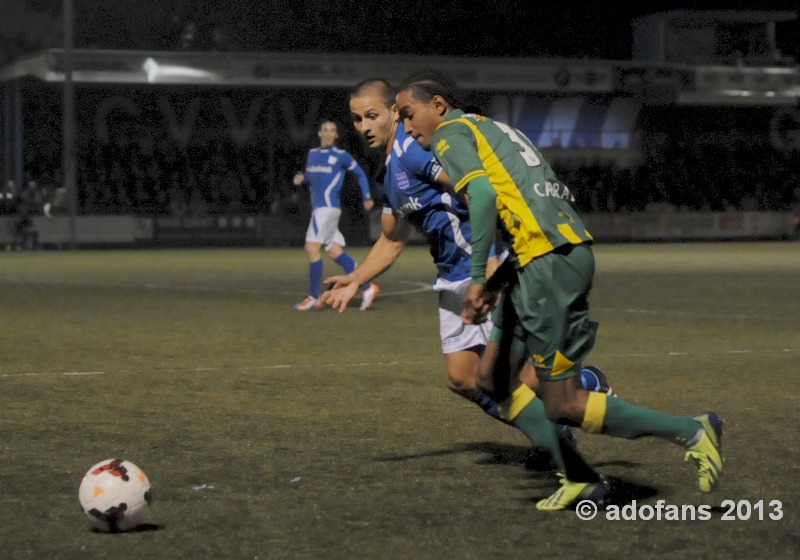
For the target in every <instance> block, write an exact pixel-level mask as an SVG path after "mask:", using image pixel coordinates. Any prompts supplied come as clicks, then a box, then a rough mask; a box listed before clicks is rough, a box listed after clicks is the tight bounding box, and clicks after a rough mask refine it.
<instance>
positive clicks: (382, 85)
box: [350, 78, 397, 107]
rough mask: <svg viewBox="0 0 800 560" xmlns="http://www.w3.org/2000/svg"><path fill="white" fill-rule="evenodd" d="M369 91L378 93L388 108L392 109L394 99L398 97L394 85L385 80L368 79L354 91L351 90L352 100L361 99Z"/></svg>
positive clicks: (356, 86)
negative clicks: (354, 98)
mask: <svg viewBox="0 0 800 560" xmlns="http://www.w3.org/2000/svg"><path fill="white" fill-rule="evenodd" d="M368 91H377V92H378V93H379V94H380V96H381V97H383V99H384V100H385V101H386V106H387V107H391V106H392V105H393V104H394V98H395V96H396V95H397V93H396V92H395V91H394V88H393V87H392V84H390V83H389V82H387V81H386V80H384V79H383V78H368V79H366V80H362V81H360V82H358V83H357V84H356V85H355V86H353V89H351V90H350V98H351V99H352V98H353V97H359V96H361V95H364V94H366V93H367V92H368Z"/></svg>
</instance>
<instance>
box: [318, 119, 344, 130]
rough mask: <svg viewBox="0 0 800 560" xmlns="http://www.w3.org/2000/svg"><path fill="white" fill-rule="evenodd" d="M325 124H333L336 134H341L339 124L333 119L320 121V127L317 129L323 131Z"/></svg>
mask: <svg viewBox="0 0 800 560" xmlns="http://www.w3.org/2000/svg"><path fill="white" fill-rule="evenodd" d="M325 123H333V125H334V126H335V127H336V132H337V133H338V132H339V123H338V122H336V121H335V120H334V119H333V118H324V119H322V120H321V121H319V126H318V127H317V130H322V125H323V124H325Z"/></svg>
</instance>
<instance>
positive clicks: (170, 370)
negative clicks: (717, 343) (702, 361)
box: [0, 348, 800, 379]
mask: <svg viewBox="0 0 800 560" xmlns="http://www.w3.org/2000/svg"><path fill="white" fill-rule="evenodd" d="M792 352H800V348H779V349H767V350H715V351H702V352H692V351H687V352H683V351H672V352H659V353H644V352H643V353H634V354H622V355H621V354H610V356H620V357H626V358H654V357H656V358H658V357H662V358H663V357H676V356H701V355H709V354H718V355H722V354H724V355H733V354H765V353H769V354H775V353H792ZM440 363H441V361H440V360H434V359H432V360H416V361H402V362H401V361H390V362H349V363H330V362H329V363H323V364H273V365H268V366H267V365H265V366H225V367H186V368H168V369H148V370H146V371H158V372H159V373H219V372H226V371H240V372H248V371H252V372H259V371H271V370H291V369H309V368H317V369H322V368H351V367H387V366H390V367H391V366H420V365H429V364H440ZM142 371H145V370H143V369H121V370H111V371H47V372H28V373H4V374H0V379H6V378H12V377H43V376H48V375H51V376H58V375H61V376H65V377H79V376H86V375H106V374H114V373H139V372H142Z"/></svg>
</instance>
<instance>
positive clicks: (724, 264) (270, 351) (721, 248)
mask: <svg viewBox="0 0 800 560" xmlns="http://www.w3.org/2000/svg"><path fill="white" fill-rule="evenodd" d="M365 251H366V249H354V251H353V252H354V254H355V255H356V256H358V257H363V255H364V253H365ZM596 257H597V275H596V282H595V287H594V291H593V298H592V306H593V314H594V316H595V319H597V320H599V321H600V324H601V329H600V335H599V338H598V342H597V346H596V349H595V350H594V352H593V354H592V357H591V358H592V359H591V361H592V362H593V363H597V364H599V365H602V366H603V367H604V368H605V369H606V371H607V373H608V375H609V377H610V379H611V382H612V385H613V387H614V388H615V389H616V391H617V392H618V393H619V394H620V395H621V396H623V397H624V398H625V399H626V400H629V401H631V402H634V403H637V404H641V405H644V406H649V407H652V408H657V409H660V410H664V411H669V412H674V413H677V414H691V415H695V414H699V413H702V412H703V411H705V410H708V409H714V410H716V411H718V412H719V413H720V414H721V415H722V416H723V417H724V418H725V419H726V422H727V423H726V436H725V440H724V446H725V447H724V450H725V454H726V460H727V463H726V467H727V470H726V473H725V476H724V478H723V481H722V484H721V487H720V489H719V490H718V491H717V492H716V493H714V494H711V495H704V494H701V493H700V492H699V491H698V490H697V487H696V476H695V473H694V467H693V465H692V464H691V463H686V462H684V461H683V454H682V450H681V449H679V448H678V447H675V446H672V445H670V444H668V443H665V442H662V441H658V440H654V439H649V438H648V439H642V440H638V441H627V440H617V439H612V438H608V437H604V436H589V435H583V434H580V435H579V441H580V447H581V449H582V450H583V451H584V452H585V453H586V455H587V457H588V458H589V460H590V461H591V462H592V464H594V465H595V466H596V467H597V468H598V469H599V470H600V471H601V472H603V473H605V474H606V475H607V476H608V477H609V479H610V480H611V482H612V485H613V488H614V490H615V494H616V500H617V502H616V503H617V504H618V505H624V504H627V503H630V502H631V501H632V500H636V502H637V505H639V506H641V505H650V506H653V507H654V506H656V504H657V502H658V500H664V501H665V502H666V503H667V504H675V505H683V504H692V505H695V506H700V505H709V506H713V507H714V509H713V510H712V518H711V519H710V520H707V521H699V520H697V521H694V522H692V521H665V520H662V521H657V520H650V521H644V520H636V521H610V520H608V519H606V518H605V517H604V513H603V512H601V513H600V515H599V516H598V517H597V518H595V519H594V520H592V521H581V520H579V519H578V518H577V517H576V514H575V512H573V511H565V512H557V513H541V512H537V511H536V510H535V508H534V502H535V500H537V499H539V498H542V497H544V496H546V495H548V494H550V493H551V492H552V491H553V490H554V489H555V487H556V486H555V485H556V482H555V481H554V479H553V478H552V475H551V474H549V473H542V472H537V471H535V470H532V469H529V468H526V467H525V458H526V457H527V451H528V443H527V441H526V440H525V438H524V437H523V436H522V434H520V433H519V432H516V431H514V430H513V429H512V428H509V427H507V426H504V425H502V424H500V423H498V422H495V421H493V420H491V419H489V418H488V417H486V416H484V415H483V414H482V413H481V412H480V411H479V410H478V409H477V407H475V406H474V405H472V404H470V403H467V402H466V401H463V400H461V399H459V398H458V397H456V396H453V395H451V394H450V393H449V391H448V390H447V389H446V388H445V385H444V367H443V360H442V357H441V350H440V344H439V340H438V327H437V324H438V317H437V313H436V296H435V294H434V293H433V292H431V291H430V290H428V289H427V286H429V285H430V284H431V282H432V279H433V276H434V270H433V265H432V264H431V263H430V259H429V257H428V255H427V252H426V250H425V249H424V248H420V247H414V248H410V249H409V250H408V251H407V253H406V254H405V255H403V257H401V259H400V261H399V262H398V264H397V265H396V267H395V268H394V269H393V270H391V271H390V272H389V273H388V274H386V275H385V276H384V277H383V278H382V279H381V281H380V284H381V287H382V289H383V291H382V295H381V297H380V298H379V300H378V301H377V303H376V305H375V307H374V309H373V310H371V311H369V312H367V313H360V312H358V310H357V308H356V309H349V310H348V311H347V312H346V313H344V314H338V313H336V312H334V311H331V310H325V311H319V312H310V313H298V312H295V311H294V310H293V309H292V304H293V303H295V302H296V301H299V300H300V299H302V297H303V295H304V292H305V285H306V277H305V275H306V268H307V267H306V262H305V257H304V254H303V252H302V250H301V249H281V250H276V249H246V250H238V249H237V250H224V249H218V250H186V251H183V250H160V251H149V250H148V251H145V250H140V251H105V252H100V251H98V252H93V251H85V252H84V251H81V252H74V253H71V252H17V253H2V254H0V314H1V316H2V335H1V336H0V351H2V360H0V443H2V454H0V557H2V558H11V559H17V558H36V559H40V558H52V559H72V558H75V559H78V558H80V559H84V558H124V559H126V560H127V559H139V558H146V559H148V560H152V559H157V558H158V559H160V558H167V559H188V558H191V559H198V558H203V559H205V558H208V559H227V558H236V559H267V558H268V559H272V558H292V559H294V558H311V559H313V558H324V559H336V558H347V559H352V558H381V559H395V558H396V559H428V558H430V559H438V558H455V559H468V558H481V559H485V558H514V559H516V558H524V559H527V558H550V559H557V558H624V557H629V558H654V557H664V558H667V557H669V558H682V559H686V558H770V559H780V558H798V557H800V523H798V521H799V520H800V518H799V517H798V515H799V514H800V507H798V498H799V497H800V468H798V462H799V461H800V443H798V437H797V429H796V422H797V417H798V411H800V406H799V405H800V403H799V402H798V389H797V387H798V384H800V375H799V372H800V367H799V366H798V364H799V363H800V244H797V243H791V242H776V243H736V244H733V243H728V244H726V243H719V244H646V245H599V246H597V247H596ZM325 266H326V268H325V271H326V273H333V272H334V265H332V264H331V263H330V261H326V265H325ZM111 457H122V458H126V459H129V460H131V461H133V462H134V463H136V464H138V465H139V466H140V467H142V468H143V469H144V470H145V472H147V474H148V475H149V477H150V479H151V481H152V483H153V492H154V502H153V506H152V508H151V517H150V522H151V524H149V525H147V526H145V527H144V528H143V529H142V530H138V531H134V532H131V533H124V534H118V535H109V534H101V533H95V532H93V531H91V530H90V529H89V524H88V521H87V520H86V519H85V518H84V516H83V513H82V512H81V511H80V508H79V506H78V501H77V490H78V486H79V484H80V481H81V477H82V475H83V473H84V472H85V470H86V469H87V468H88V467H90V466H91V465H93V464H94V463H96V462H98V461H100V460H102V459H106V458H111ZM724 500H734V501H736V502H738V501H740V500H742V501H749V502H750V504H751V505H755V504H756V502H757V501H759V500H763V501H764V507H763V517H764V520H763V521H759V520H757V519H755V518H756V517H757V516H758V511H757V510H753V513H752V516H751V518H750V519H749V520H734V521H723V520H722V519H721V517H722V516H723V514H724V512H725V510H726V508H724V507H720V506H722V505H723V501H724ZM772 500H780V501H781V503H782V513H783V517H782V519H780V520H777V521H774V520H771V519H770V518H769V513H771V512H772V511H773V508H772V507H770V506H769V505H768V504H769V502H770V501H772ZM745 505H746V504H745ZM734 513H735V510H734Z"/></svg>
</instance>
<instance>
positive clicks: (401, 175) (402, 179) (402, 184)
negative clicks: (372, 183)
mask: <svg viewBox="0 0 800 560" xmlns="http://www.w3.org/2000/svg"><path fill="white" fill-rule="evenodd" d="M394 178H395V180H396V181H397V188H398V189H400V190H401V191H407V190H408V189H409V188H410V187H411V183H409V182H408V175H406V172H405V171H400V172H398V173H395V174H394Z"/></svg>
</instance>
